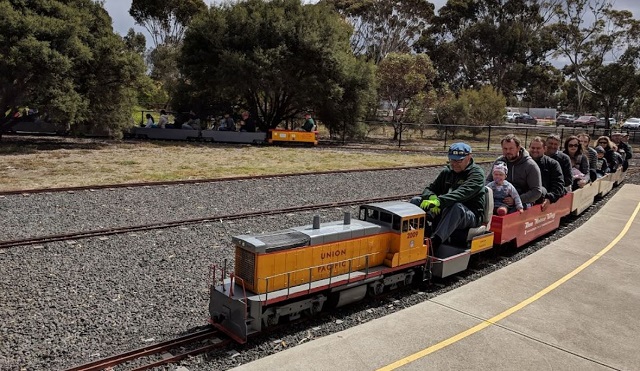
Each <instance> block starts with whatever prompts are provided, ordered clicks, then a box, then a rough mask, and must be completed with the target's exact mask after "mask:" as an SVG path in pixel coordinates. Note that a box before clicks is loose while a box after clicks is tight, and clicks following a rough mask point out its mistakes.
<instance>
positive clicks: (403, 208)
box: [360, 201, 424, 218]
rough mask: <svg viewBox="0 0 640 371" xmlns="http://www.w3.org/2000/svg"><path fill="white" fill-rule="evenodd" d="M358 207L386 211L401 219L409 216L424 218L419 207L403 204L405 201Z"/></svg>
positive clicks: (407, 203) (422, 211)
mask: <svg viewBox="0 0 640 371" xmlns="http://www.w3.org/2000/svg"><path fill="white" fill-rule="evenodd" d="M360 207H361V208H362V207H366V208H368V209H377V210H380V211H386V212H389V213H392V214H395V215H398V216H400V217H401V218H405V217H409V216H417V215H420V216H424V210H422V209H421V208H420V207H418V206H416V205H414V204H412V203H409V202H405V201H386V202H376V203H370V204H365V205H362V206H360Z"/></svg>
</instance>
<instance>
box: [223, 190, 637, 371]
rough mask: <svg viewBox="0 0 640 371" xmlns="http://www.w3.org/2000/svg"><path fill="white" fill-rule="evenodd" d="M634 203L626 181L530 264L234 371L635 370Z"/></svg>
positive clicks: (528, 260) (520, 263) (514, 266)
mask: <svg viewBox="0 0 640 371" xmlns="http://www.w3.org/2000/svg"><path fill="white" fill-rule="evenodd" d="M639 205H640V186H636V185H624V186H622V189H621V190H620V191H619V192H618V193H617V194H616V195H615V196H614V197H613V198H612V199H611V200H609V202H607V204H606V205H604V207H603V208H602V209H601V210H600V211H599V212H598V214H597V215H595V216H593V217H592V218H591V219H590V220H589V221H587V222H586V223H585V224H583V225H582V226H581V227H580V228H578V229H576V230H575V231H573V232H572V233H570V234H569V235H567V236H565V237H563V238H562V239H560V240H558V241H555V242H553V243H552V244H550V245H549V246H546V247H545V248H543V249H541V250H539V251H538V252H536V253H535V254H533V255H531V256H529V257H527V258H526V259H523V260H521V261H518V262H516V263H514V264H512V265H510V266H508V267H506V268H503V269H501V270H500V271H498V272H495V273H492V274H490V275H488V276H485V277H483V278H481V279H479V280H477V281H474V282H471V283H469V284H467V285H465V286H463V287H461V288H459V289H456V290H454V291H452V292H448V293H446V294H443V295H441V296H438V297H437V298H435V299H433V300H430V301H426V302H424V303H421V304H419V305H415V306H413V307H410V308H407V309H404V310H402V311H399V312H397V313H394V314H391V315H389V316H385V317H384V318H379V319H376V320H373V321H371V322H368V323H365V324H363V325H360V326H357V327H353V328H351V329H348V330H345V331H342V332H339V333H336V334H333V335H329V336H326V337H323V338H320V339H317V340H314V341H311V342H309V343H305V344H302V345H299V346H296V347H293V348H291V349H288V350H285V351H282V352H279V353H277V354H274V355H272V356H269V357H266V358H263V359H260V360H258V361H255V362H251V363H248V364H246V365H243V366H240V367H237V368H235V369H234V370H252V371H253V370H305V371H309V370H378V369H384V370H394V369H401V370H427V369H430V370H519V371H522V370H607V369H615V370H640V215H637V213H638V211H637V209H638V207H639Z"/></svg>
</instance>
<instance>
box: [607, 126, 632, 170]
mask: <svg viewBox="0 0 640 371" xmlns="http://www.w3.org/2000/svg"><path fill="white" fill-rule="evenodd" d="M628 137H629V134H626V136H625V135H624V134H622V133H613V134H612V135H611V141H612V142H613V143H614V144H615V145H616V146H618V151H619V152H620V154H621V156H622V158H623V159H624V161H625V162H628V161H629V160H630V159H631V157H632V156H633V152H632V151H631V147H630V146H629V144H628V143H626V140H628V139H626V138H628ZM627 167H628V165H627ZM627 167H625V168H624V170H626V168H627Z"/></svg>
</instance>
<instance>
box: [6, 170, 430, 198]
mask: <svg viewBox="0 0 640 371" xmlns="http://www.w3.org/2000/svg"><path fill="white" fill-rule="evenodd" d="M440 166H442V165H441V164H440V165H420V166H404V167H393V168H369V169H352V170H330V171H315V172H307V173H287V174H270V175H255V176H237V177H229V178H213V179H191V180H171V181H165V182H138V183H120V184H104V185H91V186H78V187H57V188H38V189H24V190H13V191H0V196H10V195H30V194H38V193H59V192H68V193H73V192H76V191H96V190H100V189H108V190H115V189H122V188H128V189H133V188H141V187H157V186H169V185H183V184H202V183H217V182H229V181H236V180H257V179H269V178H289V177H294V176H305V175H324V174H345V173H363V172H368V171H391V170H415V169H423V168H430V167H440Z"/></svg>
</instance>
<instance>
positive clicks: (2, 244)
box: [0, 194, 415, 249]
mask: <svg viewBox="0 0 640 371" xmlns="http://www.w3.org/2000/svg"><path fill="white" fill-rule="evenodd" d="M413 196H415V194H407V195H396V196H388V197H379V198H374V199H366V200H349V201H338V202H330V203H324V204H315V205H306V206H293V207H287V208H283V209H273V210H262V211H252V212H247V213H240V214H227V215H213V216H207V217H203V218H194V219H185V220H177V221H172V222H160V223H152V224H143V225H136V226H129V227H116V228H105V229H95V230H90V231H82V232H73V233H65V234H57V235H48V236H41V237H31V238H25V239H19V240H8V241H0V249H6V248H10V247H17V246H26V245H35V244H41V243H48V242H56V241H68V240H75V239H81V238H89V237H99V236H109V235H116V234H123V233H129V232H139V231H148V230H154V229H166V228H172V227H178V226H183V225H190V224H199V223H205V222H211V221H218V220H219V221H222V220H237V219H246V218H253V217H258V216H266V215H279V214H286V213H292V212H300V211H310V210H318V209H327V208H335V207H344V206H351V205H359V204H365V203H372V202H384V201H394V200H402V199H409V198H411V197H413Z"/></svg>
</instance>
